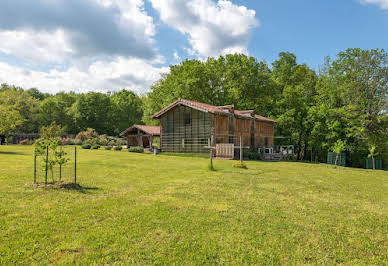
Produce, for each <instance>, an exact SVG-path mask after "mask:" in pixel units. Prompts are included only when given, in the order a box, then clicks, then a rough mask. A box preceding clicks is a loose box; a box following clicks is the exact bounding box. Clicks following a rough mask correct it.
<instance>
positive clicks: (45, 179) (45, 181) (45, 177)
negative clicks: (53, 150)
mask: <svg viewBox="0 0 388 266" xmlns="http://www.w3.org/2000/svg"><path fill="white" fill-rule="evenodd" d="M48 150H49V147H48V144H47V146H46V172H45V176H44V184H45V185H47V170H48V168H47V167H48V165H47V164H48Z"/></svg>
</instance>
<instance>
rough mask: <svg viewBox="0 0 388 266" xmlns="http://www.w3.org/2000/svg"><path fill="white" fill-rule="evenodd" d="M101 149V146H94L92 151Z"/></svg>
mask: <svg viewBox="0 0 388 266" xmlns="http://www.w3.org/2000/svg"><path fill="white" fill-rule="evenodd" d="M100 147H101V146H100V145H98V144H94V145H92V147H91V149H92V150H98V149H99V148H100Z"/></svg>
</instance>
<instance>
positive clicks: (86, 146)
mask: <svg viewBox="0 0 388 266" xmlns="http://www.w3.org/2000/svg"><path fill="white" fill-rule="evenodd" d="M91 147H92V145H90V144H84V145H82V149H85V150H89V149H90V148H91Z"/></svg>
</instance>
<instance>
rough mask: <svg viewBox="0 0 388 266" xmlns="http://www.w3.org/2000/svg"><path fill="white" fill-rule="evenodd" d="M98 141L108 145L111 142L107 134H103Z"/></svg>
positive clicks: (99, 143)
mask: <svg viewBox="0 0 388 266" xmlns="http://www.w3.org/2000/svg"><path fill="white" fill-rule="evenodd" d="M96 143H97V144H98V145H101V146H107V145H108V143H109V139H108V136H107V135H101V136H99V137H98V138H97V139H96Z"/></svg>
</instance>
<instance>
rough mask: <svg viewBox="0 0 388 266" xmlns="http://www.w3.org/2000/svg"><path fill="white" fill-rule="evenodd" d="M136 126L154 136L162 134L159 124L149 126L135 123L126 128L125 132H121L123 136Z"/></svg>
mask: <svg viewBox="0 0 388 266" xmlns="http://www.w3.org/2000/svg"><path fill="white" fill-rule="evenodd" d="M134 128H138V129H140V130H142V131H144V132H145V133H147V134H149V135H152V136H160V127H159V126H147V125H133V126H131V127H129V128H127V129H126V130H124V131H123V132H121V133H120V135H121V136H122V135H124V134H125V133H127V132H128V131H130V130H131V129H134Z"/></svg>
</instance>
